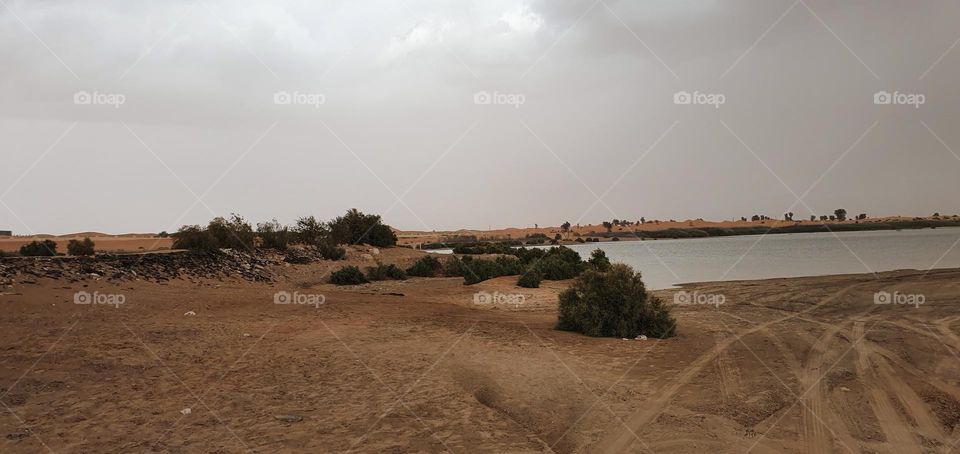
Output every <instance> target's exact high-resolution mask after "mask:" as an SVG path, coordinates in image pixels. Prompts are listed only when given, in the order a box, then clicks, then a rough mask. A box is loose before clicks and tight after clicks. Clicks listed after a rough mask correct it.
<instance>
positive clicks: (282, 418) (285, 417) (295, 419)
mask: <svg viewBox="0 0 960 454" xmlns="http://www.w3.org/2000/svg"><path fill="white" fill-rule="evenodd" d="M274 418H276V420H277V421H283V422H300V421H303V416H298V415H274Z"/></svg>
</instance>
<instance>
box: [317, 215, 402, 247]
mask: <svg viewBox="0 0 960 454" xmlns="http://www.w3.org/2000/svg"><path fill="white" fill-rule="evenodd" d="M330 233H331V235H332V237H333V240H334V241H335V242H336V243H337V244H369V245H371V246H377V247H389V246H394V245H396V244H397V235H396V234H394V233H393V229H391V228H390V226H388V225H385V224H383V223H382V222H381V220H380V216H377V215H375V214H363V213H361V212H360V211H357V209H356V208H353V209H351V210H349V211H347V214H345V215H343V216H339V217H337V218H336V219H334V220H333V221H330Z"/></svg>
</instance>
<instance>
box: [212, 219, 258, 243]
mask: <svg viewBox="0 0 960 454" xmlns="http://www.w3.org/2000/svg"><path fill="white" fill-rule="evenodd" d="M207 232H209V233H210V235H212V236H213V238H214V240H216V244H217V247H220V248H227V249H236V250H240V249H246V250H248V251H252V250H253V247H254V238H255V235H254V233H253V227H250V223H248V222H247V221H246V220H245V219H243V218H242V217H240V216H239V215H237V214H231V215H230V218H229V219H225V218H222V217H216V218H213V220H212V221H210V224H208V225H207Z"/></svg>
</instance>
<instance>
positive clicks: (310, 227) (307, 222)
mask: <svg viewBox="0 0 960 454" xmlns="http://www.w3.org/2000/svg"><path fill="white" fill-rule="evenodd" d="M293 237H294V238H293V239H294V241H295V242H297V243H300V244H306V245H310V246H317V245H319V244H320V243H322V242H325V241H327V240H329V239H330V227H329V226H327V224H326V223H323V222H320V221H318V220H317V218H315V217H313V216H309V217H303V218H300V219H297V223H296V225H294V227H293Z"/></svg>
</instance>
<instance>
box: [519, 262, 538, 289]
mask: <svg viewBox="0 0 960 454" xmlns="http://www.w3.org/2000/svg"><path fill="white" fill-rule="evenodd" d="M542 279H543V276H542V275H541V274H540V270H538V269H537V268H536V267H531V268H530V269H528V270H527V272H526V273H523V274H521V275H520V279H517V285H519V286H520V287H523V288H539V287H540V281H541V280H542Z"/></svg>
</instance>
